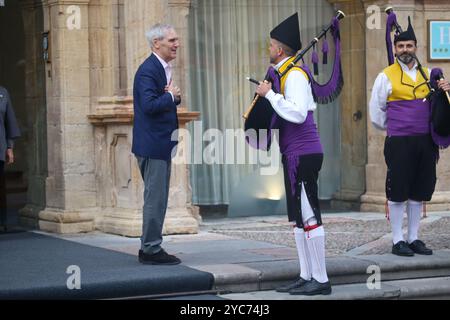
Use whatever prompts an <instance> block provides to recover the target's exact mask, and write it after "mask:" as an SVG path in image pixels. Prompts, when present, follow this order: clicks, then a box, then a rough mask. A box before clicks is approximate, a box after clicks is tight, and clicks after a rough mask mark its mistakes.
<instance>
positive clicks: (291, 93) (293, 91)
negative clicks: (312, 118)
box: [265, 57, 317, 123]
mask: <svg viewBox="0 0 450 320" xmlns="http://www.w3.org/2000/svg"><path fill="white" fill-rule="evenodd" d="M288 59H289V57H288V58H286V59H284V60H283V61H281V62H280V63H278V64H277V65H276V66H275V69H276V70H278V69H279V68H280V67H281V66H282V65H283V64H284V63H285V62H286V61H287V60H288ZM265 98H266V99H267V100H269V102H270V104H271V105H272V107H273V109H274V110H275V112H276V113H277V114H278V115H279V116H280V117H281V118H283V119H285V120H287V121H290V122H293V123H303V122H305V120H306V117H307V116H308V111H314V110H316V108H317V105H316V103H315V102H314V98H313V95H312V90H311V86H310V84H309V82H308V80H307V79H306V77H305V76H304V75H303V73H302V72H300V71H298V70H293V71H291V72H290V73H289V74H288V76H287V79H286V83H285V90H284V96H283V95H282V94H279V93H275V92H274V91H273V90H270V91H269V92H268V93H267V94H266V96H265Z"/></svg>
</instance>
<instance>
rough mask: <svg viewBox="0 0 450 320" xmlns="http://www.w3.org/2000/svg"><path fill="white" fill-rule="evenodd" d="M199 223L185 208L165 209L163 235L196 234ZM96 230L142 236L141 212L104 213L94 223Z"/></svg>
mask: <svg viewBox="0 0 450 320" xmlns="http://www.w3.org/2000/svg"><path fill="white" fill-rule="evenodd" d="M198 225H199V222H198V221H197V219H195V218H194V217H193V216H192V214H190V212H189V210H188V209H187V208H173V209H167V213H166V218H165V220H164V226H163V235H175V234H195V233H198ZM96 228H97V229H98V230H100V231H102V232H105V233H112V234H117V235H121V236H126V237H140V236H141V235H142V210H130V209H116V210H114V211H109V212H106V213H105V214H104V215H103V217H101V218H99V219H98V220H97V222H96Z"/></svg>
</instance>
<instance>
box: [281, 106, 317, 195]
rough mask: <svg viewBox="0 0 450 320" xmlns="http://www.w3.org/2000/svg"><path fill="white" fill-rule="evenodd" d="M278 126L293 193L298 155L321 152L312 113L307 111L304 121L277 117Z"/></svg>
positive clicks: (293, 192)
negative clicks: (290, 120)
mask: <svg viewBox="0 0 450 320" xmlns="http://www.w3.org/2000/svg"><path fill="white" fill-rule="evenodd" d="M278 124H279V128H280V151H281V153H282V154H283V156H284V157H285V159H286V161H287V170H288V173H289V180H290V182H291V190H292V194H293V195H295V190H296V189H295V183H296V181H297V168H298V165H299V156H302V155H307V154H316V153H323V149H322V144H321V143H320V137H319V133H318V131H317V126H316V124H315V122H314V113H313V112H312V111H309V112H308V116H307V117H306V120H305V122H303V123H300V124H298V123H292V122H289V121H286V120H284V119H281V118H280V117H278Z"/></svg>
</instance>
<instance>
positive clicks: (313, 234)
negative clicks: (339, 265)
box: [305, 226, 328, 283]
mask: <svg viewBox="0 0 450 320" xmlns="http://www.w3.org/2000/svg"><path fill="white" fill-rule="evenodd" d="M305 236H306V243H307V245H308V250H309V254H310V258H311V267H312V272H311V273H312V277H313V278H314V279H316V280H317V281H318V282H320V283H325V282H327V281H328V276H327V268H326V265H325V230H324V229H323V227H322V226H320V227H318V228H316V229H314V230H311V231H308V232H305Z"/></svg>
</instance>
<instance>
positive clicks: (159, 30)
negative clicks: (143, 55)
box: [145, 23, 175, 49]
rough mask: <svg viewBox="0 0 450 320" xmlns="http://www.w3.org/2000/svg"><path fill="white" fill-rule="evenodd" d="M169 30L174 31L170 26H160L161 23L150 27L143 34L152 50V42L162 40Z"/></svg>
mask: <svg viewBox="0 0 450 320" xmlns="http://www.w3.org/2000/svg"><path fill="white" fill-rule="evenodd" d="M169 30H175V28H174V27H173V26H171V25H170V24H161V23H157V24H155V25H154V26H153V27H151V28H150V29H149V30H148V31H147V32H146V33H145V37H146V38H147V41H148V43H149V44H150V47H151V48H152V49H153V41H154V40H162V39H164V37H165V36H166V32H167V31H169Z"/></svg>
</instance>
